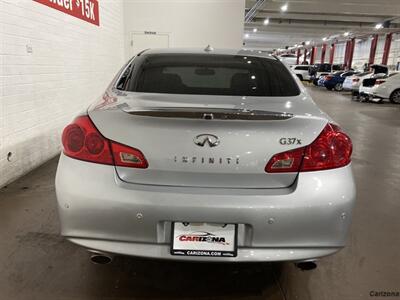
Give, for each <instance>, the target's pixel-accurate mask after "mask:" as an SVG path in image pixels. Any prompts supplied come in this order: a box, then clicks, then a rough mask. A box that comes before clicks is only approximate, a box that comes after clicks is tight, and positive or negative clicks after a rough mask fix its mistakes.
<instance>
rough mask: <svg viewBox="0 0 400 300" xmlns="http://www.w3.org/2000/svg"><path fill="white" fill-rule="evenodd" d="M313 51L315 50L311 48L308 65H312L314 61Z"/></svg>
mask: <svg viewBox="0 0 400 300" xmlns="http://www.w3.org/2000/svg"><path fill="white" fill-rule="evenodd" d="M315 49H316V48H315V47H314V46H313V47H312V48H311V57H310V65H313V64H314V61H315V52H316V51H315Z"/></svg>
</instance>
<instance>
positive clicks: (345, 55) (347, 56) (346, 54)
mask: <svg viewBox="0 0 400 300" xmlns="http://www.w3.org/2000/svg"><path fill="white" fill-rule="evenodd" d="M349 50H350V41H346V48H345V50H344V61H343V64H344V68H345V69H346V68H347V61H348V59H349Z"/></svg>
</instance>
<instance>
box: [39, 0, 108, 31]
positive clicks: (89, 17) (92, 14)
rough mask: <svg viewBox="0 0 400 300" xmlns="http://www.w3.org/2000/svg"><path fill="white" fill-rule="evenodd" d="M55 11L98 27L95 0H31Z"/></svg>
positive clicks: (97, 7)
mask: <svg viewBox="0 0 400 300" xmlns="http://www.w3.org/2000/svg"><path fill="white" fill-rule="evenodd" d="M33 1H35V2H38V3H41V4H44V5H46V6H48V7H51V8H54V9H57V10H59V11H62V12H63V13H66V14H68V15H71V16H74V17H76V18H78V19H81V20H84V21H86V22H89V23H92V24H94V25H97V26H99V25H100V19H99V3H98V1H97V0H33Z"/></svg>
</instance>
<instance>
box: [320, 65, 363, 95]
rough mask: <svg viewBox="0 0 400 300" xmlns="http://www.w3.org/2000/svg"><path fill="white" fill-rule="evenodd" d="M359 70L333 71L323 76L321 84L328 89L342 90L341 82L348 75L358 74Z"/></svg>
mask: <svg viewBox="0 0 400 300" xmlns="http://www.w3.org/2000/svg"><path fill="white" fill-rule="evenodd" d="M358 73H359V72H356V71H352V70H351V71H347V72H341V71H340V72H335V73H333V74H330V75H326V76H325V77H324V81H323V84H324V86H325V87H326V88H327V89H328V90H333V89H335V91H342V90H343V82H344V80H345V79H346V77H348V76H353V75H355V74H358Z"/></svg>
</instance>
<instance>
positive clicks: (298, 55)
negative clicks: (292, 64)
mask: <svg viewBox="0 0 400 300" xmlns="http://www.w3.org/2000/svg"><path fill="white" fill-rule="evenodd" d="M300 56H301V52H300V48H299V49H297V60H296V65H298V64H299V63H300Z"/></svg>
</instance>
